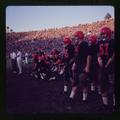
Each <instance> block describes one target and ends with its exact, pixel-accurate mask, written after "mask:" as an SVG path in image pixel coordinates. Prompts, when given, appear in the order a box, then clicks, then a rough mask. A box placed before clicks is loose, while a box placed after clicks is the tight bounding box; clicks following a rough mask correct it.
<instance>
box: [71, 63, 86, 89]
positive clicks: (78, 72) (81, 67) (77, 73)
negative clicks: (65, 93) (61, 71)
mask: <svg viewBox="0 0 120 120" xmlns="http://www.w3.org/2000/svg"><path fill="white" fill-rule="evenodd" d="M84 67H85V66H84V65H83V64H81V63H79V62H75V67H74V69H73V83H72V86H73V87H74V86H78V85H79V81H81V80H80V78H81V77H80V75H81V74H82V73H83V70H84Z"/></svg>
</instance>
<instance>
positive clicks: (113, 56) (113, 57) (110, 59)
mask: <svg viewBox="0 0 120 120" xmlns="http://www.w3.org/2000/svg"><path fill="white" fill-rule="evenodd" d="M114 59H115V53H113V55H112V57H110V58H109V59H108V62H107V63H106V65H105V67H106V68H107V67H108V66H109V65H110V63H111V62H113V61H114Z"/></svg>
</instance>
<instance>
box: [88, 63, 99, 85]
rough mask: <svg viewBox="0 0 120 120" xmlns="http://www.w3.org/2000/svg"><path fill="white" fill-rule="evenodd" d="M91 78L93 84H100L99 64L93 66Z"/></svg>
mask: <svg viewBox="0 0 120 120" xmlns="http://www.w3.org/2000/svg"><path fill="white" fill-rule="evenodd" d="M89 78H90V81H91V83H92V82H94V83H97V82H98V65H97V63H96V64H93V65H91V67H90V74H89Z"/></svg>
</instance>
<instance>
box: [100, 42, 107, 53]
mask: <svg viewBox="0 0 120 120" xmlns="http://www.w3.org/2000/svg"><path fill="white" fill-rule="evenodd" d="M99 50H100V55H108V43H105V44H100V48H99Z"/></svg>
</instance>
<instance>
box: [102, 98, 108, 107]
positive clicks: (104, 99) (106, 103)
mask: <svg viewBox="0 0 120 120" xmlns="http://www.w3.org/2000/svg"><path fill="white" fill-rule="evenodd" d="M102 100H103V104H104V105H108V98H107V97H102Z"/></svg>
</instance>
